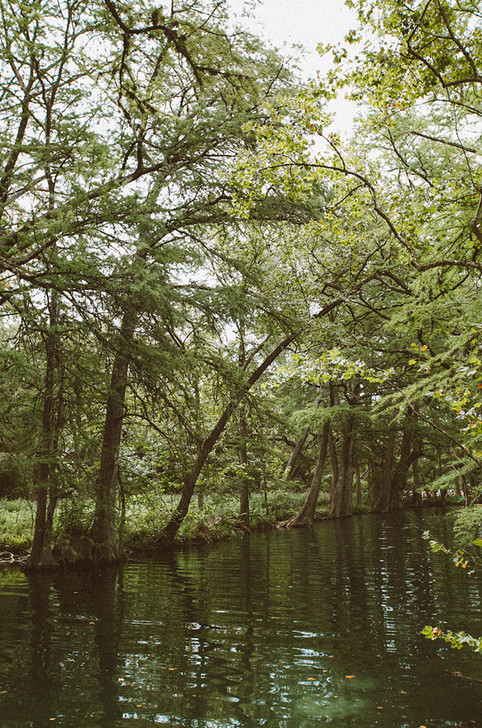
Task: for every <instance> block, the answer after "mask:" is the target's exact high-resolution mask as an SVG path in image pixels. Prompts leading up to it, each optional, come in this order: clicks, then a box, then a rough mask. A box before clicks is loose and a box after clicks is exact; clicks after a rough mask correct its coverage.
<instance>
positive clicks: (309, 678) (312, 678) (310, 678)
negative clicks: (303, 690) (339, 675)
mask: <svg viewBox="0 0 482 728" xmlns="http://www.w3.org/2000/svg"><path fill="white" fill-rule="evenodd" d="M307 680H316V677H308V678H307Z"/></svg>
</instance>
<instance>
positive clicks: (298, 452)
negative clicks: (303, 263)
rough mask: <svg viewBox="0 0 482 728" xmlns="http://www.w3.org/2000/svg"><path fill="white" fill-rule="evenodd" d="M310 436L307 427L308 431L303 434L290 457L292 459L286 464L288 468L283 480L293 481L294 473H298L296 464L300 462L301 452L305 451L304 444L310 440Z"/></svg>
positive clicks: (307, 429)
mask: <svg viewBox="0 0 482 728" xmlns="http://www.w3.org/2000/svg"><path fill="white" fill-rule="evenodd" d="M309 434H310V428H309V427H307V428H306V430H305V431H304V432H303V434H302V435H301V437H300V438H299V440H298V441H297V443H296V444H295V446H294V448H293V450H292V453H291V455H290V458H289V460H288V462H287V464H286V468H285V470H284V473H283V478H284V479H285V480H292V479H293V476H294V473H295V471H296V464H297V462H298V458H299V457H300V455H301V451H302V450H303V447H304V444H305V442H306V440H307V438H308V435H309Z"/></svg>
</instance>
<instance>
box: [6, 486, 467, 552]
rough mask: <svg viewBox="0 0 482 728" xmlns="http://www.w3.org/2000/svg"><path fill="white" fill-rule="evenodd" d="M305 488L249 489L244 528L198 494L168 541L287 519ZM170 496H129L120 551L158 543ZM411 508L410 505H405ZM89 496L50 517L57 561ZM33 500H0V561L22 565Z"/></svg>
mask: <svg viewBox="0 0 482 728" xmlns="http://www.w3.org/2000/svg"><path fill="white" fill-rule="evenodd" d="M305 495H306V492H305V491H304V490H303V491H301V490H292V491H288V492H287V491H285V490H283V491H281V490H280V491H271V492H270V493H268V494H253V496H252V500H251V513H250V526H249V529H248V528H246V526H245V525H243V524H242V523H241V522H240V519H239V504H238V501H237V499H236V498H234V497H224V498H216V499H214V498H212V497H209V496H206V497H204V498H203V499H202V500H201V501H196V502H195V503H193V504H192V505H191V508H190V510H189V513H188V516H187V517H186V519H185V520H184V522H183V524H182V526H181V528H180V530H179V533H178V535H177V537H176V539H175V542H174V543H173V547H174V548H190V547H196V546H203V545H206V544H212V543H216V542H220V541H226V540H228V539H230V538H236V537H239V536H243V535H246V533H254V532H257V531H263V530H268V529H272V528H275V527H276V526H277V525H278V524H279V523H280V522H282V521H284V520H285V519H288V518H290V517H291V516H293V514H295V513H296V512H297V511H298V510H299V508H300V507H301V505H302V503H303V500H304V498H305ZM174 502H175V501H174V498H172V497H170V496H167V497H166V496H164V497H160V498H158V499H154V498H149V499H147V498H140V497H135V498H132V499H130V500H129V502H128V504H127V505H126V511H125V514H124V525H123V527H120V532H121V538H122V545H123V550H124V552H125V554H126V557H127V559H129V558H132V557H135V556H137V555H139V554H150V553H151V554H152V553H153V552H155V551H156V550H158V543H159V540H160V537H161V534H162V530H163V528H164V525H165V523H166V522H167V519H168V518H169V515H170V512H171V510H172V507H173V505H174ZM328 505H329V495H328V494H322V496H321V497H320V502H319V504H318V509H317V512H316V520H323V519H325V518H327V517H328ZM435 505H443V506H451V505H457V504H456V503H455V502H454V503H451V502H447V501H446V502H444V503H437V502H429V503H425V502H424V503H422V507H423V506H435ZM407 507H411V506H407ZM93 508H94V504H93V501H90V500H84V501H82V502H81V503H77V504H72V503H67V502H65V503H61V505H60V507H59V509H58V514H57V518H56V522H55V530H54V540H55V544H56V547H55V550H56V555H57V558H58V559H59V561H66V562H69V561H72V558H71V556H72V553H71V552H72V543H75V541H76V539H77V540H79V539H82V538H85V534H86V533H88V532H89V527H90V523H91V519H92V515H93ZM370 508H371V505H370V504H369V503H362V505H361V506H358V507H355V509H354V514H363V513H368V512H369V511H370ZM34 518H35V504H34V503H33V502H31V501H28V500H23V499H18V500H14V501H12V500H8V501H7V500H0V564H13V563H17V564H22V563H24V562H25V561H26V559H27V556H28V553H29V550H30V546H31V541H32V534H33V526H34Z"/></svg>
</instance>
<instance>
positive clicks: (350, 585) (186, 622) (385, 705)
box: [0, 510, 482, 728]
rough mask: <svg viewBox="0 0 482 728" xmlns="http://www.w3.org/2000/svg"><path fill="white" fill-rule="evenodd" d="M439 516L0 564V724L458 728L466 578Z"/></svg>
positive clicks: (465, 656)
mask: <svg viewBox="0 0 482 728" xmlns="http://www.w3.org/2000/svg"><path fill="white" fill-rule="evenodd" d="M426 529H429V530H430V531H431V532H432V533H433V534H434V535H435V536H436V537H437V538H439V539H441V540H444V541H445V542H448V541H449V539H450V534H451V524H450V519H449V518H447V516H446V514H445V513H444V512H442V511H435V512H434V511H430V510H427V511H407V512H403V513H397V514H393V515H383V516H382V515H368V516H360V517H359V516H355V517H353V518H349V519H342V520H337V521H324V522H322V523H319V524H318V525H317V526H316V527H314V528H313V529H307V530H290V531H285V530H282V531H270V532H267V533H261V534H254V535H252V536H251V537H247V538H246V537H245V538H241V537H240V538H239V539H238V540H233V541H230V542H226V543H221V544H216V545H214V546H211V547H206V548H205V549H203V550H200V551H197V550H191V551H186V552H177V553H174V554H171V555H170V556H169V557H166V558H162V559H156V560H154V559H151V560H142V561H138V562H134V563H129V564H126V565H125V566H124V567H123V568H122V569H119V570H102V571H99V572H98V573H95V574H92V573H88V572H81V571H79V572H74V573H66V574H55V575H43V576H37V577H30V578H27V577H26V576H25V575H24V574H23V573H21V572H19V571H16V570H12V569H4V570H3V571H0V617H1V621H0V727H1V728H27V727H29V728H47V727H48V726H58V728H120V727H121V726H122V728H147V727H148V726H159V725H161V726H162V725H165V726H173V727H177V726H182V727H183V728H227V727H228V726H239V727H241V726H242V727H243V728H259V727H260V726H268V727H269V728H311V727H313V728H314V727H315V726H326V725H332V726H336V728H344V727H345V726H357V727H358V728H360V727H361V728H371V727H372V726H383V727H385V728H419V726H426V727H427V728H444V727H445V726H457V727H458V728H462V727H463V728H472V726H481V725H482V683H481V682H474V681H470V680H466V679H464V678H461V677H460V676H456V675H454V674H453V673H457V672H459V673H462V674H464V675H467V676H471V677H476V678H479V680H480V679H482V656H481V655H476V654H474V653H472V652H470V651H469V650H462V651H456V650H453V649H451V648H450V647H449V646H448V645H446V644H445V643H442V642H440V641H436V642H431V641H429V640H426V639H425V638H424V637H423V636H421V634H420V630H421V629H422V628H423V627H424V625H426V624H430V625H438V626H440V627H448V628H452V629H454V630H459V629H465V630H466V631H467V632H469V633H471V634H473V635H474V636H479V635H481V634H482V618H481V609H480V607H481V603H482V599H481V597H482V579H481V576H480V575H477V574H474V575H469V574H467V573H465V572H464V571H462V570H461V569H456V568H455V567H454V566H453V565H452V564H451V562H450V560H449V559H447V557H445V556H444V555H442V554H433V553H431V551H430V549H429V546H428V543H427V541H425V540H424V539H423V538H422V534H423V532H424V531H425V530H426Z"/></svg>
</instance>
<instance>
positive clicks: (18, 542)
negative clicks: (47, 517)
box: [0, 498, 35, 553]
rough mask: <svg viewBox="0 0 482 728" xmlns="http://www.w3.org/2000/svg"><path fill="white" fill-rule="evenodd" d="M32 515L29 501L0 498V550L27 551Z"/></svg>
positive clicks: (29, 542)
mask: <svg viewBox="0 0 482 728" xmlns="http://www.w3.org/2000/svg"><path fill="white" fill-rule="evenodd" d="M34 517H35V509H34V504H33V503H31V502H30V501H27V500H23V499H20V498H19V499H17V500H13V501H11V500H7V499H6V498H0V551H12V552H13V553H23V552H25V551H27V550H28V549H29V548H30V544H31V540H32V534H33V524H34Z"/></svg>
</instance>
